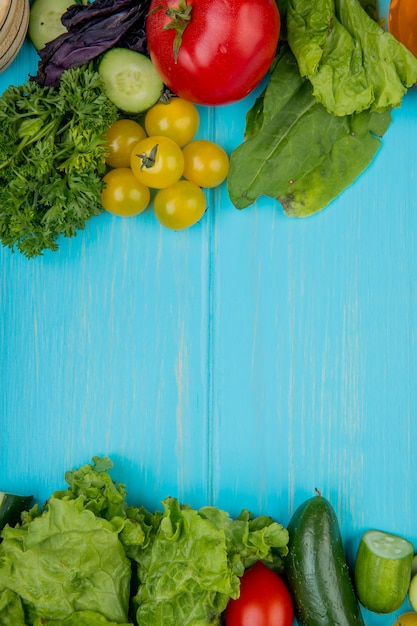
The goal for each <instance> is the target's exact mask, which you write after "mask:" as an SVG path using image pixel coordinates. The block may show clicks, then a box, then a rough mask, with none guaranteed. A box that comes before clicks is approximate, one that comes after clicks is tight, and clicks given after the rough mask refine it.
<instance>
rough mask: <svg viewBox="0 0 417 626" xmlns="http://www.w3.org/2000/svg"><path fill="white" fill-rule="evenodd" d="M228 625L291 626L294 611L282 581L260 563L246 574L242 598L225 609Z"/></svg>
mask: <svg viewBox="0 0 417 626" xmlns="http://www.w3.org/2000/svg"><path fill="white" fill-rule="evenodd" d="M225 617H226V626H292V623H293V620H294V610H293V605H292V600H291V596H290V592H289V591H288V589H287V587H286V585H285V583H284V581H283V580H282V578H280V577H279V576H278V574H275V572H273V571H272V570H270V569H269V568H268V567H266V566H265V565H264V564H263V563H261V561H258V562H257V563H255V565H253V566H252V567H250V568H249V569H248V570H246V572H245V573H244V574H243V576H242V578H241V580H240V596H239V598H238V599H237V600H230V601H229V603H228V605H227V608H226V614H225Z"/></svg>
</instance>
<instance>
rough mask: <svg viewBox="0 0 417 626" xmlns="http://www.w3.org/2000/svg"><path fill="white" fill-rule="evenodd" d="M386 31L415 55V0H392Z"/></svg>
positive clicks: (416, 35)
mask: <svg viewBox="0 0 417 626" xmlns="http://www.w3.org/2000/svg"><path fill="white" fill-rule="evenodd" d="M388 31H389V32H390V33H391V34H392V35H394V37H395V38H396V39H398V41H401V43H402V44H404V46H406V48H408V49H409V50H410V51H411V52H412V53H413V54H414V56H416V57H417V1H416V0H392V1H391V5H390V10H389V16H388Z"/></svg>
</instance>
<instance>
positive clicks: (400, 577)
mask: <svg viewBox="0 0 417 626" xmlns="http://www.w3.org/2000/svg"><path fill="white" fill-rule="evenodd" d="M413 553H414V548H413V545H412V544H411V543H410V542H409V541H407V540H406V539H403V538H402V537H399V536H398V535H393V534H391V533H386V532H383V531H379V530H369V531H367V532H365V533H364V534H363V536H362V538H361V541H360V544H359V548H358V553H357V556H356V563H355V584H356V591H357V594H358V597H359V600H360V601H361V603H362V604H363V606H364V607H365V608H366V609H368V610H369V611H373V612H374V613H391V612H393V611H395V610H396V609H398V608H399V607H400V606H401V605H402V603H403V602H404V600H405V598H406V596H407V591H408V588H409V584H410V576H411V563H412V560H413Z"/></svg>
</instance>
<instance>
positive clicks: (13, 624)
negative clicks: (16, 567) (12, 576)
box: [0, 589, 26, 626]
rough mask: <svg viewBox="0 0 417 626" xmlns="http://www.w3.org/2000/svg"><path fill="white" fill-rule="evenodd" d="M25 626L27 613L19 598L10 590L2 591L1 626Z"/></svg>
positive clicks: (0, 606) (0, 600)
mask: <svg viewBox="0 0 417 626" xmlns="http://www.w3.org/2000/svg"><path fill="white" fill-rule="evenodd" d="M25 624H26V622H25V613H24V611H23V606H22V601H21V599H20V598H19V596H18V595H17V594H16V593H14V592H13V591H11V590H10V589H0V626H25Z"/></svg>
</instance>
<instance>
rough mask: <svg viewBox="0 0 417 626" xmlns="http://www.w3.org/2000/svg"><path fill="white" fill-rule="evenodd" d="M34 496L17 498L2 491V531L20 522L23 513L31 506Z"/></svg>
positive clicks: (0, 505) (0, 499)
mask: <svg viewBox="0 0 417 626" xmlns="http://www.w3.org/2000/svg"><path fill="white" fill-rule="evenodd" d="M32 499H33V496H16V495H14V494H12V493H4V492H3V491H0V530H2V529H3V528H4V527H5V526H6V524H9V525H10V526H14V525H15V524H17V522H19V521H20V515H21V513H22V511H25V510H26V509H27V508H28V507H29V506H30V504H31V502H32Z"/></svg>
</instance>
